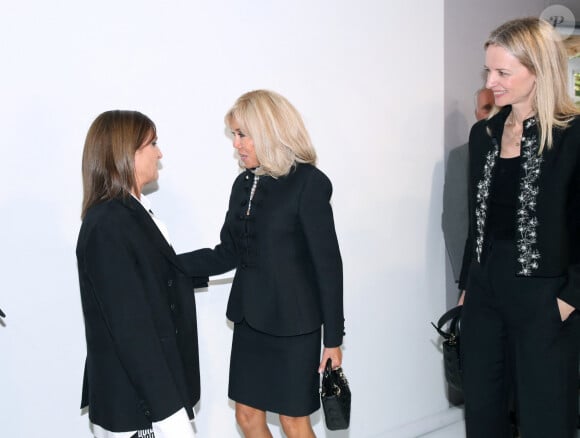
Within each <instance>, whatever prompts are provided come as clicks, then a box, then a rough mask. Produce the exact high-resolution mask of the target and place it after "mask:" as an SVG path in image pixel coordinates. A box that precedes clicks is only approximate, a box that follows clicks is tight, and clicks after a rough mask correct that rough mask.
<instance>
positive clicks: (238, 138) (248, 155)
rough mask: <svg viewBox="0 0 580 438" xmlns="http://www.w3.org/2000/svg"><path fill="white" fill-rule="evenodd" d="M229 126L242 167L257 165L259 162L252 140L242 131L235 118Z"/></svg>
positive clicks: (249, 167)
mask: <svg viewBox="0 0 580 438" xmlns="http://www.w3.org/2000/svg"><path fill="white" fill-rule="evenodd" d="M230 128H231V130H232V135H233V136H234V149H235V150H236V152H237V153H238V156H239V157H240V160H241V161H242V163H243V165H244V167H245V168H246V169H253V168H255V167H258V166H259V165H260V162H259V161H258V157H257V155H256V149H255V148H254V141H253V140H252V139H251V138H250V137H248V136H247V135H246V134H245V133H244V132H242V130H241V129H240V126H239V125H238V124H237V122H236V121H235V120H232V122H231V126H230Z"/></svg>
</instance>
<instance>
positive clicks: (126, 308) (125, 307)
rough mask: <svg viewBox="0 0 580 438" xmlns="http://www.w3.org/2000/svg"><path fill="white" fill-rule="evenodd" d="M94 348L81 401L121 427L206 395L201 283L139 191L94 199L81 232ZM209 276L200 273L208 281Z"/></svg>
mask: <svg viewBox="0 0 580 438" xmlns="http://www.w3.org/2000/svg"><path fill="white" fill-rule="evenodd" d="M76 253H77V262H78V272H79V282H80V291H81V301H82V307H83V315H84V319H85V332H86V339H87V358H86V362H85V374H84V382H83V392H82V401H81V407H85V406H88V407H89V417H90V419H91V421H92V422H93V423H95V424H98V425H99V426H102V427H104V428H106V429H107V430H110V431H114V432H121V431H133V430H140V429H147V428H149V427H151V422H153V421H159V420H162V419H164V418H166V417H168V416H169V415H171V414H173V413H174V412H176V411H178V410H179V409H181V408H182V407H185V408H186V410H187V412H188V414H189V416H190V417H192V416H193V411H192V408H193V406H194V405H195V403H197V401H198V400H199V395H200V387H199V359H198V344H197V325H196V316H195V299H194V291H193V287H194V286H195V285H200V284H198V283H199V281H198V280H200V279H193V281H192V279H191V278H188V277H186V276H185V274H184V273H183V269H182V267H181V266H180V263H179V260H178V258H177V255H176V254H175V252H174V251H173V249H172V248H171V246H170V245H169V244H168V243H167V241H166V240H165V238H164V237H163V235H162V234H161V232H160V231H159V229H158V228H157V226H156V225H155V223H154V222H153V220H152V219H151V217H150V215H149V213H147V212H146V211H145V209H144V208H143V207H142V206H141V204H139V202H138V201H137V200H135V199H134V198H133V197H131V196H129V197H127V198H126V199H113V200H110V201H106V202H103V203H100V204H97V205H95V206H93V207H91V208H90V209H89V210H88V212H87V214H86V216H85V218H84V220H83V223H82V226H81V230H80V233H79V237H78V242H77V249H76ZM206 281H207V278H206V279H201V283H204V282H206Z"/></svg>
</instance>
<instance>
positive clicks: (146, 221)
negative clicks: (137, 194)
mask: <svg viewBox="0 0 580 438" xmlns="http://www.w3.org/2000/svg"><path fill="white" fill-rule="evenodd" d="M122 202H123V204H124V205H125V206H126V207H127V208H128V209H129V210H131V213H132V214H133V217H134V218H135V220H136V221H137V223H138V224H139V226H140V227H141V228H143V230H144V232H145V234H146V235H147V236H149V237H150V238H151V242H152V243H153V245H155V247H156V248H157V249H159V251H161V253H162V254H163V255H164V256H165V257H166V258H167V259H168V260H169V261H170V262H171V263H172V264H174V265H175V266H177V267H179V268H180V267H181V265H180V264H179V260H178V259H177V255H176V254H175V251H174V250H173V248H172V247H171V245H169V243H167V240H165V237H164V236H163V234H162V233H161V231H159V228H157V225H155V222H154V221H153V219H152V218H151V216H150V214H149V212H147V211H146V210H145V208H144V207H143V206H142V205H141V204H140V203H139V201H137V200H136V199H135V198H133V196H131V195H129V196H128V197H127V198H125V199H123V200H122Z"/></svg>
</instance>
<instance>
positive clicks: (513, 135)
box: [505, 109, 534, 148]
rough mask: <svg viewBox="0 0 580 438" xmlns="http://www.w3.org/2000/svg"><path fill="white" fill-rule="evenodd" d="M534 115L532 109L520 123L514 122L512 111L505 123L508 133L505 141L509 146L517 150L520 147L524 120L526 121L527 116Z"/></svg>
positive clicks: (514, 117)
mask: <svg viewBox="0 0 580 438" xmlns="http://www.w3.org/2000/svg"><path fill="white" fill-rule="evenodd" d="M533 113H534V110H533V109H532V110H531V111H530V112H528V113H527V114H526V115H525V116H524V117H523V118H522V120H521V122H520V121H518V120H516V116H515V113H514V111H513V109H512V111H511V112H510V114H509V116H508V117H507V119H506V121H505V126H506V127H509V129H508V130H507V131H508V138H507V139H506V140H507V142H506V143H508V144H509V145H513V146H514V147H516V148H519V147H520V146H521V145H522V134H523V132H524V120H526V119H527V118H528V117H529V116H531V115H532V114H533Z"/></svg>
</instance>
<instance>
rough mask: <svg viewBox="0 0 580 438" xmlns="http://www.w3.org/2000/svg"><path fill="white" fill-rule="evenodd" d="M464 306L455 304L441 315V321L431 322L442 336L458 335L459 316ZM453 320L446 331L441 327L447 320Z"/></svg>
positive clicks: (446, 337)
mask: <svg viewBox="0 0 580 438" xmlns="http://www.w3.org/2000/svg"><path fill="white" fill-rule="evenodd" d="M462 309H463V306H455V307H453V308H451V309H449V310H448V311H447V312H445V313H444V314H443V315H441V318H439V321H437V325H435V324H433V323H431V325H432V326H433V327H434V328H435V330H437V333H439V334H440V335H441V336H443V337H444V338H445V339H450V338H455V337H456V336H457V323H458V322H459V317H460V316H461V310H462ZM449 321H451V324H450V325H449V331H448V332H445V331H443V330H442V329H441V327H443V326H444V325H445V324H447V322H449Z"/></svg>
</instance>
